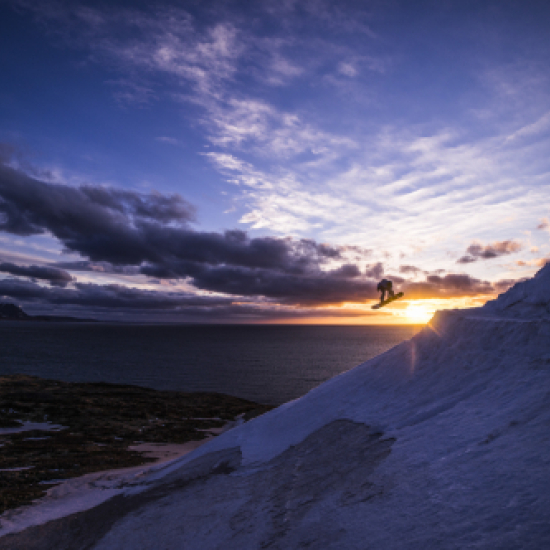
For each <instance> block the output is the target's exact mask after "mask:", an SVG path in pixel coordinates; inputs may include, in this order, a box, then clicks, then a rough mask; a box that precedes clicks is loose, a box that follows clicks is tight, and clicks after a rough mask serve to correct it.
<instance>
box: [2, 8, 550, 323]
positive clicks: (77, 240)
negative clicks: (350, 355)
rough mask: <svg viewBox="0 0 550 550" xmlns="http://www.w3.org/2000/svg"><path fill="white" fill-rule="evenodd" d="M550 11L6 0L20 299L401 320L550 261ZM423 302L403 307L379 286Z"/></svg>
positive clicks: (178, 318)
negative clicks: (382, 295) (384, 300)
mask: <svg viewBox="0 0 550 550" xmlns="http://www.w3.org/2000/svg"><path fill="white" fill-rule="evenodd" d="M549 28H550V5H549V4H548V3H546V2H540V1H529V0H527V1H523V2H517V1H505V0H496V1H475V2H474V1H467V0H466V1H465V0H460V1H459V0H438V1H422V0H420V1H415V2H411V1H398V0H395V1H394V0H387V1H368V0H365V1H363V2H357V1H346V0H342V1H339V2H329V1H325V0H303V1H294V0H282V1H280V2H268V1H261V0H258V1H247V2H245V1H231V0H227V1H216V0H214V1H210V2H200V1H194V0H189V1H185V2H184V1H179V2H174V1H172V2H170V1H168V2H155V3H151V2H139V1H123V0H118V1H116V0H115V1H110V2H90V1H80V0H72V1H63V0H43V1H41V2H32V1H30V0H0V74H1V75H2V77H1V78H0V301H3V302H12V303H17V304H19V305H21V306H22V307H23V308H24V309H25V311H27V312H28V313H31V314H55V315H74V316H80V317H92V318H97V319H105V320H126V321H137V322H198V323H331V324H340V323H348V324H365V323H375V324H391V323H415V322H425V321H426V320H427V319H428V318H429V316H430V315H431V314H432V313H433V312H434V311H435V310H437V309H447V308H457V307H472V306H479V305H482V304H483V303H485V302H486V301H487V300H489V299H492V298H495V297H496V296H497V295H498V294H499V293H501V292H503V291H505V290H506V289H507V288H509V287H510V286H511V285H512V284H514V282H516V281H518V280H523V279H525V278H527V277H531V276H532V275H533V274H534V273H536V271H538V269H540V268H541V267H542V266H543V265H544V264H545V262H546V261H548V259H550V154H549V151H550V85H549V84H550V82H549V81H550V33H549V32H548V29H549ZM382 278H388V279H391V280H392V281H393V283H394V288H395V289H396V290H400V291H403V292H404V293H405V296H404V298H403V299H401V300H400V301H397V302H395V303H393V304H392V305H391V306H388V307H386V308H382V309H380V310H372V309H371V306H372V305H373V304H375V303H376V301H377V300H378V299H379V294H378V293H377V291H376V285H377V283H378V281H379V280H380V279H382Z"/></svg>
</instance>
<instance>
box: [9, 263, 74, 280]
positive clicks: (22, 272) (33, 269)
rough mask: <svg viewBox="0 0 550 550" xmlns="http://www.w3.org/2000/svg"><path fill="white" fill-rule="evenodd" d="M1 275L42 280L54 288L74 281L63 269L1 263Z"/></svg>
mask: <svg viewBox="0 0 550 550" xmlns="http://www.w3.org/2000/svg"><path fill="white" fill-rule="evenodd" d="M0 273H9V274H10V275H18V276H21V277H30V278H31V279H40V280H43V281H48V282H49V283H50V284H51V285H54V286H67V285H68V284H69V283H70V282H72V281H73V277H71V275H70V274H69V273H67V272H66V271H64V270H63V269H57V268H55V267H48V266H38V265H30V266H20V265H15V264H12V263H7V262H3V263H0Z"/></svg>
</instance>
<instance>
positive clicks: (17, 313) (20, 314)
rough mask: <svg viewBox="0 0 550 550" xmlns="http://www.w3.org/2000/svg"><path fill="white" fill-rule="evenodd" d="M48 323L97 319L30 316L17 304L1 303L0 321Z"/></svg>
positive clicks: (88, 321)
mask: <svg viewBox="0 0 550 550" xmlns="http://www.w3.org/2000/svg"><path fill="white" fill-rule="evenodd" d="M2 320H6V321H47V322H55V321H60V322H76V323H79V322H80V323H82V322H85V323H95V322H96V319H81V318H79V317H66V316H65V317H61V316H58V315H28V314H27V313H25V312H24V311H23V310H22V309H21V308H20V307H19V306H16V305H15V304H6V303H0V321H2Z"/></svg>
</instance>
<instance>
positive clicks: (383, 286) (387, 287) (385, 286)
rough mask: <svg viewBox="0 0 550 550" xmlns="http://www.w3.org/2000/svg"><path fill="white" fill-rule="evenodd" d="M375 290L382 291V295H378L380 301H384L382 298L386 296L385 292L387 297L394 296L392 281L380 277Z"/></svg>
mask: <svg viewBox="0 0 550 550" xmlns="http://www.w3.org/2000/svg"><path fill="white" fill-rule="evenodd" d="M376 290H378V292H381V293H382V296H380V303H382V302H383V301H384V298H385V297H386V292H387V293H388V298H393V297H394V296H395V293H394V292H393V283H392V282H391V281H389V280H388V279H382V280H381V281H380V282H379V283H378V286H377V287H376Z"/></svg>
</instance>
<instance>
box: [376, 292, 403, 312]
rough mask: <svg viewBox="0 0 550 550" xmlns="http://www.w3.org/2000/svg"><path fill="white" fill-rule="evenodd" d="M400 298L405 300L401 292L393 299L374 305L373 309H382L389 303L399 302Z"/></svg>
mask: <svg viewBox="0 0 550 550" xmlns="http://www.w3.org/2000/svg"><path fill="white" fill-rule="evenodd" d="M399 298H403V293H402V292H399V293H398V294H396V295H395V296H394V297H393V298H388V299H387V300H384V301H383V302H379V303H377V304H374V305H373V306H372V308H371V309H380V308H381V307H384V306H386V305H388V304H389V303H391V302H393V301H395V300H398V299H399Z"/></svg>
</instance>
